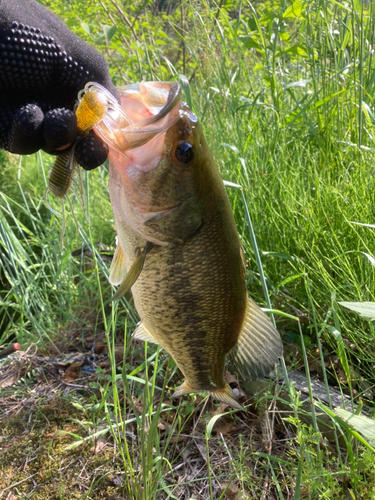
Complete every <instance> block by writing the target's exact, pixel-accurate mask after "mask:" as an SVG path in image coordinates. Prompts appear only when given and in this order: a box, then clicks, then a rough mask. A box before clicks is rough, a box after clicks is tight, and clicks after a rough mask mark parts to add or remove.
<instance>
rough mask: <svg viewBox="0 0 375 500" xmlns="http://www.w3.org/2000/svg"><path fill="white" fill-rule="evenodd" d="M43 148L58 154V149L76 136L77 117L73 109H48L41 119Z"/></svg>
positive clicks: (50, 152) (67, 144)
mask: <svg viewBox="0 0 375 500" xmlns="http://www.w3.org/2000/svg"><path fill="white" fill-rule="evenodd" d="M43 136H44V146H43V150H44V151H46V152H47V153H49V154H59V153H60V152H61V151H58V149H60V148H63V147H64V146H66V147H68V146H69V145H70V144H72V143H73V142H74V141H75V140H76V138H77V117H76V115H75V113H74V112H73V111H71V110H70V109H65V108H57V109H52V110H51V111H48V113H46V115H45V117H44V121H43Z"/></svg>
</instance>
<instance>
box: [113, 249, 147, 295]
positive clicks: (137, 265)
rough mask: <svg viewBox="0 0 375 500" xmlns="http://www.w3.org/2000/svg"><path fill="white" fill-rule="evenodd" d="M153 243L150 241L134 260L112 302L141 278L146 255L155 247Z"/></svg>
mask: <svg viewBox="0 0 375 500" xmlns="http://www.w3.org/2000/svg"><path fill="white" fill-rule="evenodd" d="M153 246H154V245H153V243H150V242H148V243H147V244H146V246H145V247H144V249H143V251H142V252H141V253H140V255H138V257H137V258H136V259H135V261H134V262H133V264H132V266H131V268H130V269H129V271H128V272H127V274H126V276H125V278H124V281H123V282H122V283H121V285H120V286H119V288H118V289H117V291H116V293H115V294H114V295H113V297H112V299H111V300H112V302H113V301H116V300H119V299H121V297H123V296H124V295H125V294H126V292H127V291H128V290H130V288H131V287H132V286H133V285H134V283H135V282H136V281H137V279H138V278H139V275H140V274H141V272H142V269H143V266H144V263H145V260H146V256H147V254H148V252H149V251H150V250H151V249H152V248H153Z"/></svg>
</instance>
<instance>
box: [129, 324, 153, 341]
mask: <svg viewBox="0 0 375 500" xmlns="http://www.w3.org/2000/svg"><path fill="white" fill-rule="evenodd" d="M133 337H134V338H135V339H137V340H143V342H151V343H152V344H157V343H158V342H156V340H155V339H154V337H153V336H152V335H151V333H150V332H149V331H148V330H147V328H146V327H145V326H144V325H142V323H138V325H137V329H136V330H135V332H134V333H133Z"/></svg>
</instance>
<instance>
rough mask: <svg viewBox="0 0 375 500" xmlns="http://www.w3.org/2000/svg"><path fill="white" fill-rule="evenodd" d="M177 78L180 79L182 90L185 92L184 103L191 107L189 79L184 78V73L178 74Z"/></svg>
mask: <svg viewBox="0 0 375 500" xmlns="http://www.w3.org/2000/svg"><path fill="white" fill-rule="evenodd" d="M178 79H179V80H180V84H181V87H182V90H183V91H184V94H185V100H186V104H187V105H188V106H189V108H190V109H193V102H192V99H191V90H190V84H189V80H188V79H187V78H186V76H185V75H178Z"/></svg>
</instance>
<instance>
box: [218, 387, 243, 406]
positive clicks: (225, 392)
mask: <svg viewBox="0 0 375 500" xmlns="http://www.w3.org/2000/svg"><path fill="white" fill-rule="evenodd" d="M210 395H211V396H213V397H214V398H216V399H217V400H218V401H220V402H221V403H225V404H227V405H228V406H230V407H231V408H234V409H235V410H244V407H243V406H241V405H240V403H239V402H238V401H237V399H236V396H235V395H234V394H233V391H232V389H231V388H230V387H229V385H226V386H225V387H224V389H218V390H217V391H213V392H210Z"/></svg>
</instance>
